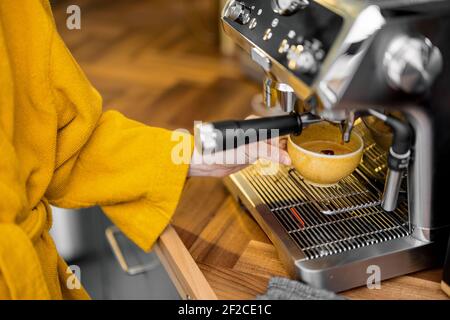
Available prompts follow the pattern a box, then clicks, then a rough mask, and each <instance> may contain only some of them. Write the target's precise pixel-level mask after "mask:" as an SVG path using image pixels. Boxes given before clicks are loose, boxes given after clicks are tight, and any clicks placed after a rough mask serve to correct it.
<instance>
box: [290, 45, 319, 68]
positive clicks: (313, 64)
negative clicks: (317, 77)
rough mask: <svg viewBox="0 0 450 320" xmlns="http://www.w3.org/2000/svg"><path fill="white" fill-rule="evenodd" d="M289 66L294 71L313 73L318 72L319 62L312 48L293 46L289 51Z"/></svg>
mask: <svg viewBox="0 0 450 320" xmlns="http://www.w3.org/2000/svg"><path fill="white" fill-rule="evenodd" d="M286 57H287V60H288V67H289V69H291V70H293V71H300V72H302V73H307V74H312V73H315V72H317V69H318V66H319V63H318V61H317V60H316V58H315V56H314V52H313V51H312V50H309V49H306V48H305V47H304V46H302V45H298V46H291V48H290V49H289V50H288V52H287V56H286Z"/></svg>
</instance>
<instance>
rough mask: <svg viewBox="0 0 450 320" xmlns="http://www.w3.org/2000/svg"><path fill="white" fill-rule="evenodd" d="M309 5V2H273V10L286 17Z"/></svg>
mask: <svg viewBox="0 0 450 320" xmlns="http://www.w3.org/2000/svg"><path fill="white" fill-rule="evenodd" d="M308 5H309V1H308V0H272V8H273V10H274V11H275V12H276V13H278V14H281V15H284V16H286V15H291V14H294V13H296V12H297V11H298V10H300V9H303V8H305V7H306V6H308Z"/></svg>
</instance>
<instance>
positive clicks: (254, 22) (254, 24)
mask: <svg viewBox="0 0 450 320" xmlns="http://www.w3.org/2000/svg"><path fill="white" fill-rule="evenodd" d="M257 24H258V22H257V21H256V18H253V19H252V20H250V23H249V24H248V28H249V29H250V30H253V29H255V28H256V25H257Z"/></svg>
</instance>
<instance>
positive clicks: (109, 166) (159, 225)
mask: <svg viewBox="0 0 450 320" xmlns="http://www.w3.org/2000/svg"><path fill="white" fill-rule="evenodd" d="M49 14H50V12H49ZM49 54H50V56H51V57H50V70H49V79H50V81H51V88H52V89H51V90H52V96H53V104H54V107H55V108H56V110H57V117H58V121H57V122H58V128H57V130H58V134H57V142H56V150H55V170H54V174H53V177H52V180H51V182H50V184H49V187H48V189H47V192H46V194H45V197H46V198H47V199H48V200H49V202H50V203H51V204H52V205H55V206H58V207H62V208H81V207H90V206H95V205H99V206H101V207H102V209H103V211H104V212H105V213H106V215H107V216H108V217H109V218H110V219H111V220H112V221H113V222H114V223H115V224H116V225H117V226H118V227H119V228H120V229H121V230H122V231H123V232H124V233H125V234H126V235H127V236H128V237H129V238H130V239H131V240H133V241H134V242H135V243H136V244H137V245H138V246H140V247H141V248H142V249H144V250H147V251H148V250H150V248H151V247H152V245H153V243H154V242H155V240H156V239H157V238H158V236H159V235H160V234H161V232H162V231H163V230H164V228H165V227H166V225H167V224H168V223H169V221H170V219H171V217H172V215H173V213H174V211H175V208H176V206H177V203H178V200H179V198H180V194H181V192H182V189H183V186H184V182H185V179H186V176H187V173H188V169H189V165H188V162H189V160H190V157H191V153H192V148H193V143H192V137H191V136H190V135H189V134H188V132H171V131H168V130H164V129H160V128H154V127H149V126H146V125H143V124H141V123H139V122H136V121H133V120H130V119H127V118H126V117H125V116H123V115H122V114H120V113H119V112H116V111H107V112H104V113H103V112H102V100H101V97H100V95H99V94H98V93H97V91H96V90H95V89H94V88H93V87H92V85H91V84H90V83H89V81H88V80H87V78H86V77H85V75H84V74H83V72H82V71H81V69H80V68H79V66H78V64H77V63H76V61H75V60H74V59H73V57H72V55H71V54H70V52H69V51H68V50H67V48H66V47H65V45H64V43H63V41H62V40H61V38H60V37H59V35H58V34H57V32H56V29H55V33H54V35H53V40H52V44H51V48H50V52H49ZM149 90H151V88H149Z"/></svg>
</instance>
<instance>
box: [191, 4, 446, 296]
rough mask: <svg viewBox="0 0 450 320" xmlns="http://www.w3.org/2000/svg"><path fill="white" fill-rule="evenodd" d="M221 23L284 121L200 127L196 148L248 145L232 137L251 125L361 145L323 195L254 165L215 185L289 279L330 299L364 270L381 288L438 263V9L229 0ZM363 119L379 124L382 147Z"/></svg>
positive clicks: (290, 173) (441, 119)
mask: <svg viewBox="0 0 450 320" xmlns="http://www.w3.org/2000/svg"><path fill="white" fill-rule="evenodd" d="M222 25H223V28H224V30H225V33H226V34H227V35H228V36H229V37H231V39H232V40H233V41H234V42H235V43H236V44H237V45H239V46H240V47H241V48H242V49H243V50H244V51H245V52H246V53H247V54H248V55H249V56H250V57H251V59H252V60H253V61H254V63H255V64H256V65H258V66H259V67H260V68H262V70H264V72H265V75H266V76H265V79H264V81H263V93H264V102H265V105H266V107H267V108H271V107H274V106H278V107H281V109H282V110H283V111H284V112H285V114H284V115H281V116H278V117H271V118H260V119H252V120H246V121H245V120H244V121H237V120H232V121H222V122H216V123H206V124H202V125H199V126H197V127H196V142H197V143H198V147H199V148H202V150H213V149H214V150H221V149H225V148H229V147H236V146H237V145H238V144H242V143H249V142H252V141H250V140H251V139H245V138H244V139H240V137H239V135H242V134H243V132H244V131H245V130H246V129H250V128H251V129H256V130H259V129H267V130H271V129H276V130H277V132H278V134H279V135H287V134H297V135H298V134H301V132H302V129H303V128H304V127H306V126H308V125H309V124H311V123H316V122H318V121H328V122H330V123H333V124H335V125H336V126H339V128H340V129H341V132H342V139H343V140H344V141H347V140H348V139H349V137H350V134H351V132H352V131H353V130H356V131H357V132H358V133H359V134H360V135H361V136H362V137H363V139H364V143H365V146H364V155H363V159H362V162H361V164H360V165H359V167H358V168H357V169H356V171H355V172H354V173H353V174H352V175H351V176H349V177H347V178H345V179H343V180H342V181H340V182H338V183H337V184H336V185H334V186H331V187H318V186H313V185H310V184H308V183H307V182H305V181H304V180H303V178H302V177H301V176H300V175H299V174H298V172H297V171H296V170H295V169H293V168H289V167H285V166H282V167H281V168H279V170H278V171H277V173H276V174H272V175H267V174H264V172H263V170H261V167H260V165H258V164H256V165H253V166H250V167H248V168H247V169H245V170H242V171H241V172H238V173H236V174H234V175H232V176H230V177H229V178H227V179H226V180H225V184H226V186H227V187H228V189H229V190H230V191H231V193H232V194H233V196H234V197H235V198H236V200H237V201H239V203H241V204H242V205H243V206H244V207H245V208H246V209H248V211H249V212H250V213H251V214H252V215H253V217H254V218H255V220H256V221H257V222H258V223H259V224H260V226H261V227H262V229H263V230H264V231H265V233H266V234H267V235H268V237H269V238H270V239H271V241H272V242H273V243H274V245H275V246H276V248H277V250H278V253H279V255H280V257H281V259H282V261H283V262H284V264H285V266H286V268H287V269H288V270H289V272H290V273H291V275H292V276H293V277H296V278H298V279H300V280H302V281H304V282H306V283H308V284H310V285H312V286H314V287H318V288H325V289H329V290H332V291H335V292H339V291H344V290H347V289H350V288H353V287H357V286H361V285H365V284H366V283H368V279H369V277H370V275H371V274H372V272H373V270H375V269H376V270H378V271H379V277H380V279H381V280H383V279H388V278H392V277H395V276H399V275H403V274H407V273H411V272H415V271H418V270H422V269H426V268H430V267H434V266H438V265H441V264H442V263H443V260H444V259H445V251H446V247H447V242H448V238H449V230H450V212H448V211H449V209H448V201H447V199H446V198H447V197H448V195H447V183H448V181H449V178H450V165H448V163H449V160H450V130H449V129H448V126H449V125H450V87H449V86H450V64H449V63H448V61H449V58H450V44H449V42H450V1H446V0H378V1H376V0H373V1H370V0H367V1H364V0H239V1H235V0H231V1H228V2H227V3H226V5H225V7H224V9H223V13H222ZM369 118H370V119H375V120H376V121H378V122H380V123H383V125H385V126H386V127H388V128H389V129H390V131H389V132H390V134H391V137H390V140H389V144H388V146H387V147H383V146H382V143H380V139H379V138H380V137H379V136H377V135H376V133H374V131H373V130H371V129H372V128H371V127H370V124H369V125H368V123H369V121H367V119H369ZM233 130H234V131H233ZM230 132H234V133H233V134H234V137H230V134H231V133H230ZM264 138H267V136H265V137H261V136H259V135H256V138H255V139H256V140H257V139H264ZM269 138H270V135H269ZM229 141H232V143H228V142H229ZM239 141H241V142H239Z"/></svg>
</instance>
